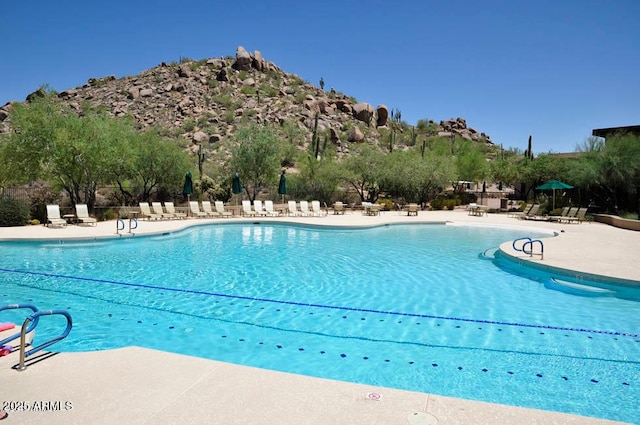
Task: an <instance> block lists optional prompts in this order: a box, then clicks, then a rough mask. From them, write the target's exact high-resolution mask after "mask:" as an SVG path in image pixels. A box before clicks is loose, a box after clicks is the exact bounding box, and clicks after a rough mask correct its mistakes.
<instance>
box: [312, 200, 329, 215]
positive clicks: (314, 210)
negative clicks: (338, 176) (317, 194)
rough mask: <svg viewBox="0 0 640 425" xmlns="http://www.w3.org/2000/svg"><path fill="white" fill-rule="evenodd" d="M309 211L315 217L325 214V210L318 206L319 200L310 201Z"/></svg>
mask: <svg viewBox="0 0 640 425" xmlns="http://www.w3.org/2000/svg"><path fill="white" fill-rule="evenodd" d="M311 213H312V214H313V215H315V216H316V217H322V216H323V215H327V211H323V210H322V207H320V201H311Z"/></svg>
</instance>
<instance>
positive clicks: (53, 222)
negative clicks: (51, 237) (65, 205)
mask: <svg viewBox="0 0 640 425" xmlns="http://www.w3.org/2000/svg"><path fill="white" fill-rule="evenodd" d="M47 225H49V226H51V227H66V226H67V220H65V219H64V218H62V217H60V206H59V205H57V204H53V205H47Z"/></svg>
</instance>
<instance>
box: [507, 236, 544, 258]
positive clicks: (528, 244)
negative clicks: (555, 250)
mask: <svg viewBox="0 0 640 425" xmlns="http://www.w3.org/2000/svg"><path fill="white" fill-rule="evenodd" d="M520 241H526V242H524V243H523V244H522V248H518V247H517V246H516V242H520ZM534 243H539V244H540V253H534V252H533V244H534ZM511 246H512V247H513V249H514V250H515V251H520V252H524V253H525V254H527V255H529V256H530V257H533V256H534V255H539V256H540V259H541V260H542V259H543V258H544V244H543V243H542V241H541V240H540V239H531V238H530V237H528V236H524V237H522V238H518V239H516V240H514V241H513V244H512V245H511ZM527 247H529V250H527Z"/></svg>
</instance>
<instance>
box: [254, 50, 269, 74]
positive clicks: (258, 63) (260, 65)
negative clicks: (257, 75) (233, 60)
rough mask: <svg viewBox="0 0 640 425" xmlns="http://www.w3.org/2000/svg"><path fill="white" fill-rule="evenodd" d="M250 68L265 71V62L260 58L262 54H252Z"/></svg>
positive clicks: (258, 51) (256, 51) (257, 52)
mask: <svg viewBox="0 0 640 425" xmlns="http://www.w3.org/2000/svg"><path fill="white" fill-rule="evenodd" d="M252 66H253V68H254V69H256V70H258V71H260V72H265V71H266V70H267V61H265V60H264V58H263V57H262V53H261V52H260V50H255V51H254V52H253V63H252Z"/></svg>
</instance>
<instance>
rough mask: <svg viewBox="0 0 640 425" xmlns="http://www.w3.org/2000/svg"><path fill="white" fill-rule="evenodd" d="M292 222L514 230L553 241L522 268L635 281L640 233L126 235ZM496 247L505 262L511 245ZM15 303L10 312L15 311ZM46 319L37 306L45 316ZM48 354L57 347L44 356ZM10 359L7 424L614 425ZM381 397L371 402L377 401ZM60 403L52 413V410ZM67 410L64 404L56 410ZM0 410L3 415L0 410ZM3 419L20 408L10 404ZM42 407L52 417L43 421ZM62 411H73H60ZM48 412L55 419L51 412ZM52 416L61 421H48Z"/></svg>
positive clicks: (57, 231) (208, 373) (395, 395)
mask: <svg viewBox="0 0 640 425" xmlns="http://www.w3.org/2000/svg"><path fill="white" fill-rule="evenodd" d="M243 220H244V221H246V222H250V223H254V222H258V221H259V222H268V221H277V222H283V221H285V220H286V221H288V222H294V223H304V224H317V225H332V226H362V225H383V224H392V223H444V222H448V223H453V224H456V223H460V224H464V225H483V226H500V227H503V226H517V227H526V228H530V229H531V230H532V231H533V230H535V231H544V232H549V233H551V232H555V233H557V234H558V236H556V237H549V238H546V239H544V251H545V252H544V259H542V260H541V259H539V258H536V259H534V260H527V258H528V257H526V258H525V257H524V256H522V253H521V252H516V251H512V250H511V251H512V252H507V253H508V254H510V255H514V256H520V257H522V260H523V261H534V262H536V263H538V264H543V265H544V266H547V267H559V268H563V269H569V270H573V271H574V272H575V274H576V275H585V274H597V275H605V276H610V277H615V278H619V279H628V280H635V281H640V269H639V268H638V267H637V248H638V247H640V232H634V231H629V230H622V229H618V228H614V227H611V226H608V225H605V224H601V223H582V224H559V223H550V222H537V221H525V220H518V219H516V218H512V217H508V216H507V215H506V214H505V215H501V214H489V215H488V216H483V217H476V216H469V215H468V214H467V213H466V211H464V210H455V211H450V212H438V211H420V212H419V214H418V216H417V217H407V216H406V215H400V214H399V213H397V212H384V213H382V214H381V215H380V216H375V217H368V216H363V215H362V214H360V213H359V212H352V213H347V214H345V215H337V216H334V215H329V216H327V217H321V218H318V217H309V218H283V217H276V218H258V219H256V218H248V219H243V218H232V219H210V220H204V219H200V220H196V219H188V220H181V221H178V220H175V221H159V222H153V221H151V222H147V221H140V223H139V226H138V229H136V230H135V232H136V235H144V234H154V233H160V234H162V233H165V232H171V231H175V230H178V229H181V228H184V227H186V226H190V225H194V224H204V223H210V222H211V223H223V222H224V223H239V222H242V221H243ZM115 232H116V223H115V221H111V222H101V223H98V225H97V226H96V227H89V226H71V225H70V226H67V227H66V228H47V227H44V226H28V227H19V228H0V240H17V239H25V240H26V239H50V240H63V239H67V238H86V239H95V238H102V237H118V236H116V235H115ZM505 242H506V243H505V244H503V245H502V246H501V248H502V249H503V250H505V251H509V250H510V245H511V242H510V241H505ZM18 301H21V300H16V302H18ZM36 305H37V302H36ZM45 307H46V306H45ZM53 348H54V349H55V345H54V346H53ZM17 362H18V353H12V354H11V355H9V356H6V357H0V401H3V402H21V401H26V402H29V403H31V404H33V403H34V402H41V403H40V404H38V405H37V407H40V410H41V411H28V412H27V411H13V410H12V411H10V412H9V415H10V416H9V418H8V419H7V421H6V422H3V424H4V423H7V424H14V423H15V424H45V423H46V424H51V423H53V424H57V423H64V424H102V423H105V424H106V423H121V424H178V423H179V424H204V423H219V424H326V423H335V424H346V423H349V424H373V423H380V424H410V425H422V424H424V425H427V424H428V425H435V424H607V423H616V422H612V421H606V420H602V419H596V418H586V417H581V416H576V415H567V414H562V413H556V412H548V411H542V410H533V409H524V408H519V407H512V406H505V405H497V404H490V403H483V402H477V401H470V400H462V399H455V398H449V397H444V396H440V395H433V394H426V393H418V392H409V391H401V390H395V389H389V388H380V387H373V386H368V385H360V384H351V383H345V382H338V381H331V380H326V379H318V378H311V377H306V376H300V375H294V374H288V373H281V372H274V371H269V370H263V369H255V368H250V367H245V366H238V365H233V364H228V363H222V362H216V361H211V360H205V359H200V358H194V357H189V356H182V355H177V354H171V353H166V352H161V351H156V350H150V349H144V348H139V347H127V348H123V349H117V350H106V351H100V352H87V353H61V354H56V355H54V356H52V357H49V358H47V359H44V360H43V361H40V362H37V363H34V364H32V365H30V367H29V368H28V369H27V370H25V371H22V372H18V371H15V370H13V369H12V368H11V367H12V366H13V365H15V364H16V363H17ZM378 396H380V397H378ZM57 402H59V404H56V403H57ZM67 402H68V403H70V405H69V404H66V403H67ZM0 407H1V406H0ZM13 407H18V405H16V404H14V405H13ZM45 407H50V408H49V409H48V410H47V411H42V410H44V408H45ZM68 407H71V409H66V408H68ZM51 408H53V409H56V410H52V409H51ZM57 409H59V410H57Z"/></svg>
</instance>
